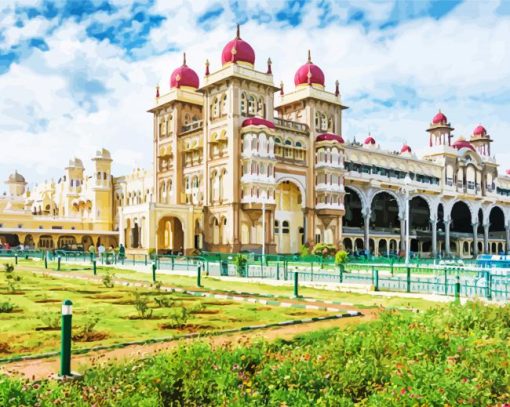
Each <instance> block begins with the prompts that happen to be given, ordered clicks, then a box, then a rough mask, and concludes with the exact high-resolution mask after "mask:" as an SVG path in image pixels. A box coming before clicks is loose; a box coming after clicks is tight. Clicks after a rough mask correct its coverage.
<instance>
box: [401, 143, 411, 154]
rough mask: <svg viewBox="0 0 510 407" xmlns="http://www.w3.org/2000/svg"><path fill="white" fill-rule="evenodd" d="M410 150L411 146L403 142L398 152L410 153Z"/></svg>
mask: <svg viewBox="0 0 510 407" xmlns="http://www.w3.org/2000/svg"><path fill="white" fill-rule="evenodd" d="M411 152H412V150H411V147H409V146H408V145H407V144H404V145H403V146H402V148H401V149H400V154H404V153H411Z"/></svg>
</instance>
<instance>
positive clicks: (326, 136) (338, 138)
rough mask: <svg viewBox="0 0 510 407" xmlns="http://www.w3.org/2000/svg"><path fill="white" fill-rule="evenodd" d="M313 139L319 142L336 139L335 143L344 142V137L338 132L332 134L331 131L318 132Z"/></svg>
mask: <svg viewBox="0 0 510 407" xmlns="http://www.w3.org/2000/svg"><path fill="white" fill-rule="evenodd" d="M315 141H317V142H320V141H336V142H337V143H341V144H343V143H344V139H343V138H342V136H340V135H338V134H333V133H323V134H319V135H318V136H317V137H316V138H315Z"/></svg>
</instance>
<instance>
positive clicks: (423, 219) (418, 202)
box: [409, 196, 430, 230]
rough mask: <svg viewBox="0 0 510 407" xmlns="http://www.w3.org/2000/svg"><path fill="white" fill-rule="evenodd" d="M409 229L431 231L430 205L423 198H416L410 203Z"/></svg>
mask: <svg viewBox="0 0 510 407" xmlns="http://www.w3.org/2000/svg"><path fill="white" fill-rule="evenodd" d="M409 228H410V229H411V230H430V208H429V204H428V203H427V201H426V200H425V199H423V198H422V197H421V196H415V197H413V198H412V199H411V200H410V201H409Z"/></svg>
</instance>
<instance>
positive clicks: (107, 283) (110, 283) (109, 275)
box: [103, 271, 115, 288]
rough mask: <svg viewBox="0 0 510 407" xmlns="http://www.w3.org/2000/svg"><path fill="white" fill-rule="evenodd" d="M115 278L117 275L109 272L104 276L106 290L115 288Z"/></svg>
mask: <svg viewBox="0 0 510 407" xmlns="http://www.w3.org/2000/svg"><path fill="white" fill-rule="evenodd" d="M114 277H115V274H113V273H110V272H109V271H108V272H107V273H106V274H105V275H104V276H103V285H104V286H105V287H106V288H113V287H114V286H115V282H114V281H113V278H114Z"/></svg>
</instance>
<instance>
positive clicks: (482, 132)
mask: <svg viewBox="0 0 510 407" xmlns="http://www.w3.org/2000/svg"><path fill="white" fill-rule="evenodd" d="M486 135H487V130H486V129H485V127H483V126H482V125H481V124H479V125H478V126H476V127H475V129H474V130H473V136H475V137H485V136H486Z"/></svg>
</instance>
